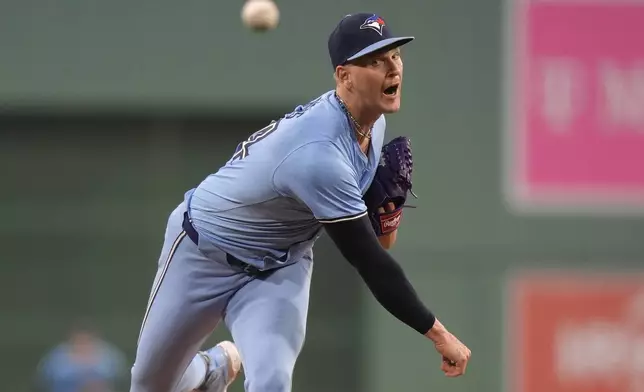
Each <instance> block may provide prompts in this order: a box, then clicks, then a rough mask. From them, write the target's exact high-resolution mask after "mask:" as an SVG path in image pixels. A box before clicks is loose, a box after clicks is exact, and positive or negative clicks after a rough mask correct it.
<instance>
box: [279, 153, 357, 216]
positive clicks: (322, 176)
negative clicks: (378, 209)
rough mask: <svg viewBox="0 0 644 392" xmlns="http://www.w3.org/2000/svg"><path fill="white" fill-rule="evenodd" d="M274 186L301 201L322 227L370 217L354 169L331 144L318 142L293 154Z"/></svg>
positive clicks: (286, 160)
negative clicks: (326, 224)
mask: <svg viewBox="0 0 644 392" xmlns="http://www.w3.org/2000/svg"><path fill="white" fill-rule="evenodd" d="M273 184H274V186H275V189H276V191H277V192H278V193H280V194H281V195H283V196H287V197H293V198H296V199H299V200H300V201H301V202H302V203H304V204H306V206H307V207H308V208H309V209H310V210H311V212H312V213H313V215H314V216H315V218H316V219H317V220H318V221H320V222H321V223H333V222H341V221H344V220H350V219H357V218H360V217H362V216H364V215H366V214H367V207H366V206H365V204H364V201H363V200H362V193H361V192H360V187H359V186H358V183H357V181H356V176H355V172H354V169H353V168H352V167H351V165H350V164H349V163H348V162H347V159H346V158H345V157H344V156H343V154H342V153H341V151H340V150H339V149H338V148H337V147H336V146H334V145H333V144H332V143H330V142H314V143H310V144H307V145H305V146H303V147H300V148H299V149H298V150H296V151H294V152H292V153H291V154H290V155H289V156H288V157H287V158H286V159H284V161H282V163H281V164H280V165H279V166H278V167H277V169H276V170H275V173H274V175H273Z"/></svg>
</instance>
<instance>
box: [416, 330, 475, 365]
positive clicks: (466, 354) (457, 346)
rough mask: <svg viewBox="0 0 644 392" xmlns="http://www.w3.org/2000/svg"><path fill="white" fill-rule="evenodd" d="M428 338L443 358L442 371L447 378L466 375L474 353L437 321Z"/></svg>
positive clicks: (428, 333)
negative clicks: (466, 369)
mask: <svg viewBox="0 0 644 392" xmlns="http://www.w3.org/2000/svg"><path fill="white" fill-rule="evenodd" d="M425 336H426V337H428V338H429V339H431V340H432V341H433V342H434V347H435V348H436V351H438V353H439V354H440V355H441V357H442V364H441V370H442V371H443V373H445V375H446V376H447V377H458V376H461V375H463V374H464V373H465V368H467V363H468V362H469V360H470V356H471V355H472V352H471V351H470V349H469V348H467V346H465V345H464V344H463V343H461V341H460V340H458V339H457V338H456V336H454V335H452V334H451V333H449V331H447V329H446V328H445V327H444V326H443V324H441V323H440V321H438V320H436V322H435V323H434V326H433V327H432V329H430V330H429V331H428V332H427V333H426V334H425Z"/></svg>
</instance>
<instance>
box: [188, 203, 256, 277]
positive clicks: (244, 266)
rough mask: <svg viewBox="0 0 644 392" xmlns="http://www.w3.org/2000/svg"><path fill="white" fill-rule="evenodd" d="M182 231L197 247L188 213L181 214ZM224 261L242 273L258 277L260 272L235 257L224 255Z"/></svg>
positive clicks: (197, 235) (197, 243)
mask: <svg viewBox="0 0 644 392" xmlns="http://www.w3.org/2000/svg"><path fill="white" fill-rule="evenodd" d="M182 226H183V230H185V232H186V235H187V236H188V238H190V240H191V241H192V242H194V243H195V245H199V234H197V230H195V228H194V226H193V225H192V222H191V221H190V217H188V212H187V211H186V212H184V213H183V224H182ZM226 261H227V262H228V264H230V265H231V266H232V267H235V268H238V269H240V270H242V271H244V272H246V273H247V274H249V275H259V274H260V273H261V272H262V270H260V269H259V268H257V267H255V266H254V265H251V264H248V263H245V262H243V261H241V260H239V259H238V258H237V257H235V256H233V255H231V254H228V253H226Z"/></svg>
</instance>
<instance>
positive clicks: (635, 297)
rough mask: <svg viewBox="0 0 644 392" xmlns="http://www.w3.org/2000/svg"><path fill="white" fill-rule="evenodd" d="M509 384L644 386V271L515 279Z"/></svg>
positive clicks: (585, 391)
mask: <svg viewBox="0 0 644 392" xmlns="http://www.w3.org/2000/svg"><path fill="white" fill-rule="evenodd" d="M508 294H509V298H508V300H509V305H510V306H509V313H508V316H509V318H508V321H509V325H508V332H509V334H508V336H507V337H506V338H507V339H508V343H509V345H508V347H509V350H508V353H507V355H508V357H507V361H506V363H507V368H506V369H505V371H506V372H507V373H506V379H507V381H508V382H507V386H508V388H507V390H506V392H642V391H644V276H632V275H625V276H615V275H606V276H599V275H596V276H593V275H583V274H580V275H572V276H568V275H563V274H562V275H559V276H557V275H554V276H552V275H548V276H539V275H534V276H529V275H528V276H525V277H522V278H518V279H516V280H515V281H513V282H512V284H511V290H510V291H509V292H508Z"/></svg>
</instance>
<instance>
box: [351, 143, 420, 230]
mask: <svg viewBox="0 0 644 392" xmlns="http://www.w3.org/2000/svg"><path fill="white" fill-rule="evenodd" d="M412 170H413V161H412V156H411V141H410V140H409V138H407V137H405V136H399V137H397V138H394V139H392V140H391V141H390V142H389V143H387V144H385V145H384V146H382V151H381V154H380V163H379V164H378V169H377V170H376V174H375V176H374V179H373V181H372V182H371V185H370V186H369V189H367V192H366V193H365V194H364V197H363V200H364V202H365V205H366V206H367V211H368V214H369V219H370V220H371V224H372V226H373V229H374V231H375V232H376V235H377V236H382V235H386V234H389V233H391V232H393V231H395V230H396V229H397V228H398V226H399V225H400V221H401V219H402V209H403V207H409V206H406V205H405V202H406V201H407V193H408V192H409V193H411V194H412V195H413V196H414V197H416V195H415V194H414V193H413V192H412V190H411V188H412V183H411V173H412ZM389 203H392V204H393V206H394V209H393V211H391V210H390V209H388V208H387V205H388V204H389ZM380 207H382V209H384V211H385V212H382V211H381V210H380V211H379V209H380Z"/></svg>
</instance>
